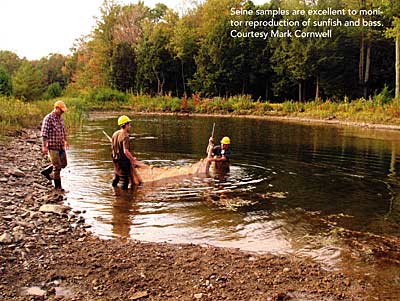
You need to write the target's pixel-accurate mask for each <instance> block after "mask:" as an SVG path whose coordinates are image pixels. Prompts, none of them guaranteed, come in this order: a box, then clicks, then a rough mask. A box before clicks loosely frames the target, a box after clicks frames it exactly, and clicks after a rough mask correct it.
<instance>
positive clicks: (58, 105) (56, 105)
mask: <svg viewBox="0 0 400 301" xmlns="http://www.w3.org/2000/svg"><path fill="white" fill-rule="evenodd" d="M55 108H60V110H61V111H63V112H66V111H67V106H66V105H65V103H64V102H63V101H61V100H57V101H56V102H55V103H54V109H55Z"/></svg>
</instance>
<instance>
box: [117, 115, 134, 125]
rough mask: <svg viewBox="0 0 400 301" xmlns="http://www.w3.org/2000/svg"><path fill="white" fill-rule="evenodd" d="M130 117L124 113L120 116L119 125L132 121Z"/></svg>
mask: <svg viewBox="0 0 400 301" xmlns="http://www.w3.org/2000/svg"><path fill="white" fill-rule="evenodd" d="M131 121H132V120H130V118H129V117H128V116H126V115H122V116H120V117H119V118H118V125H123V124H125V123H128V122H131Z"/></svg>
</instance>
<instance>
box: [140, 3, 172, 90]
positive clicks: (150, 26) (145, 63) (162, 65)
mask: <svg viewBox="0 0 400 301" xmlns="http://www.w3.org/2000/svg"><path fill="white" fill-rule="evenodd" d="M177 18H178V16H177V15H176V14H175V13H173V12H172V11H171V10H167V12H166V14H165V16H164V17H163V22H158V23H155V22H154V20H150V19H149V20H147V21H146V22H144V23H143V37H142V38H141V39H140V40H139V41H138V43H137V45H136V54H137V66H138V69H137V75H136V86H137V91H139V92H141V93H154V92H155V93H157V94H158V95H162V94H163V93H164V92H165V91H172V90H175V89H174V87H175V88H176V78H177V76H176V75H177V74H178V73H177V70H178V69H177V64H176V61H175V60H174V58H173V54H172V52H171V51H170V50H169V47H168V45H169V41H170V39H171V36H172V34H173V28H174V26H175V24H176V20H177Z"/></svg>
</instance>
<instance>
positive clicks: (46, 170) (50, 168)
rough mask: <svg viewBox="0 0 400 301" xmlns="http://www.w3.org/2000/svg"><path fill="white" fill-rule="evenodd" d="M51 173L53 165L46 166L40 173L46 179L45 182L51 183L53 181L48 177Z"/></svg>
mask: <svg viewBox="0 0 400 301" xmlns="http://www.w3.org/2000/svg"><path fill="white" fill-rule="evenodd" d="M52 172H53V165H49V166H47V167H46V168H45V169H43V170H42V171H41V172H40V173H41V174H42V175H43V176H45V177H46V179H47V180H49V181H51V180H53V179H52V178H51V176H50V174H51V173H52Z"/></svg>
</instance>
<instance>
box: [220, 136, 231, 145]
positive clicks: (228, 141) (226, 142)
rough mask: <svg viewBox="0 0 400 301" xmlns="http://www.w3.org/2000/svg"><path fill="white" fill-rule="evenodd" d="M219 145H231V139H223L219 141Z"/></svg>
mask: <svg viewBox="0 0 400 301" xmlns="http://www.w3.org/2000/svg"><path fill="white" fill-rule="evenodd" d="M221 144H231V139H229V137H226V136H225V137H224V138H222V139H221Z"/></svg>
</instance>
